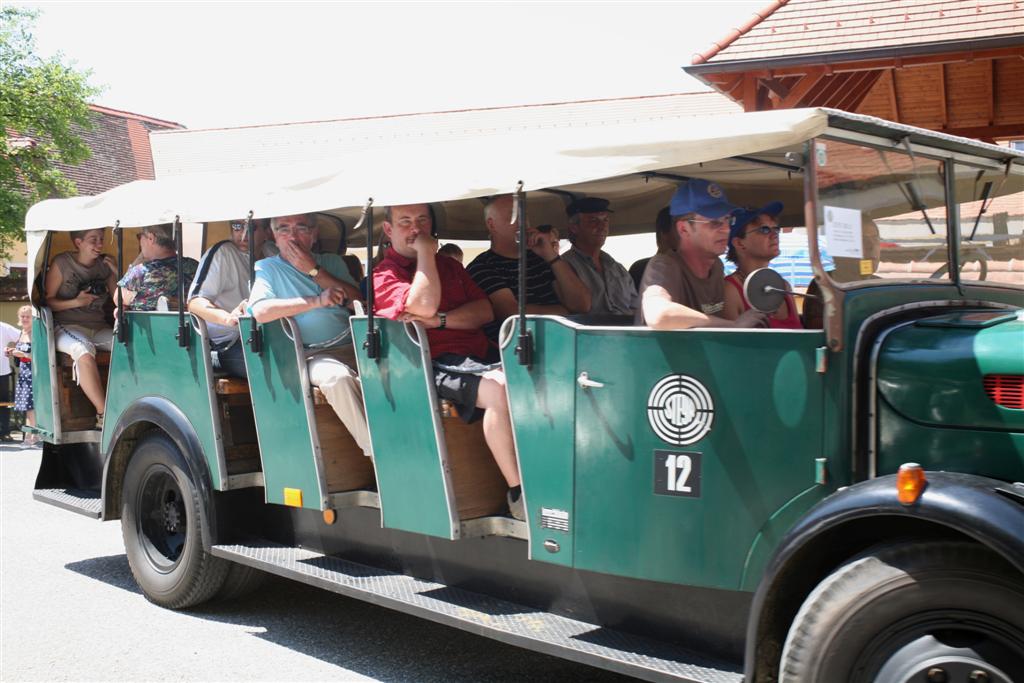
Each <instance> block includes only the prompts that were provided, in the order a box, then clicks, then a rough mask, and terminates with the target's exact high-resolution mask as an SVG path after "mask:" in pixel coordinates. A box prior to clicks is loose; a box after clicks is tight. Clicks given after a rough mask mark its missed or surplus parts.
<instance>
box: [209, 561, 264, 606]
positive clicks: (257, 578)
mask: <svg viewBox="0 0 1024 683" xmlns="http://www.w3.org/2000/svg"><path fill="white" fill-rule="evenodd" d="M268 576H269V575H268V574H267V573H266V572H264V571H260V570H259V569H256V568H255V567H250V566H249V565H245V564H239V563H238V562H232V563H231V567H230V568H228V574H227V576H226V577H224V584H223V585H222V586H221V587H220V590H219V591H218V592H217V596H216V599H217V600H234V599H235V598H241V597H244V596H246V595H249V594H250V593H253V592H255V591H256V590H258V589H259V588H260V587H262V586H263V584H265V583H266V582H267V578H268Z"/></svg>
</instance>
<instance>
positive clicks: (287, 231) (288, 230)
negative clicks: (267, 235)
mask: <svg viewBox="0 0 1024 683" xmlns="http://www.w3.org/2000/svg"><path fill="white" fill-rule="evenodd" d="M274 232H275V233H276V234H278V235H291V234H295V235H308V234H309V233H311V232H313V228H311V227H309V226H308V225H303V224H302V223H299V224H298V225H296V226H295V227H293V228H292V227H287V226H284V227H280V228H275V229H274Z"/></svg>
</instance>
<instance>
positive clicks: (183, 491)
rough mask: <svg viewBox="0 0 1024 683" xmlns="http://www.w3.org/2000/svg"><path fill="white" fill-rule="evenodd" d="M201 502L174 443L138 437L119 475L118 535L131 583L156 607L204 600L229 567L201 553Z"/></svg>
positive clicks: (220, 583)
mask: <svg viewBox="0 0 1024 683" xmlns="http://www.w3.org/2000/svg"><path fill="white" fill-rule="evenodd" d="M158 501H159V502H158ZM201 502H202V501H200V498H199V492H198V489H197V487H196V486H195V485H194V483H193V481H192V477H191V474H190V472H189V469H188V465H187V464H186V462H185V458H184V456H182V454H181V453H180V452H179V450H178V447H177V446H176V445H175V444H174V442H173V441H172V440H171V439H170V438H169V437H168V436H167V435H166V434H163V433H162V432H150V433H149V434H146V435H145V436H143V437H142V438H141V439H139V442H138V444H136V446H135V449H134V450H133V451H132V456H131V460H129V462H128V467H127V469H126V470H125V474H124V485H123V489H122V496H121V535H122V536H123V538H124V548H125V553H126V554H127V556H128V565H129V567H131V570H132V575H133V576H134V577H135V581H136V583H138V584H139V588H141V589H142V593H143V594H144V595H145V596H146V598H147V599H148V600H150V601H151V602H153V603H155V604H157V605H160V606H161V607H167V608H170V609H182V608H186V607H192V606H195V605H198V604H200V603H203V602H206V601H207V600H209V599H211V598H212V597H214V596H215V595H216V594H217V591H219V590H220V588H221V586H223V584H224V579H225V577H226V576H227V573H228V569H229V568H230V566H231V563H230V562H229V561H227V560H224V559H222V558H218V557H214V556H213V555H210V554H209V553H207V552H206V551H205V550H204V549H203V541H202V537H201V532H200V529H199V509H200V505H201Z"/></svg>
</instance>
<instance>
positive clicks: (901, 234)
mask: <svg viewBox="0 0 1024 683" xmlns="http://www.w3.org/2000/svg"><path fill="white" fill-rule="evenodd" d="M686 178H705V179H710V180H713V181H716V182H718V183H720V184H721V185H722V186H723V187H724V188H725V189H726V191H727V194H728V196H729V198H730V200H731V201H732V202H733V203H735V204H740V205H754V206H762V205H764V204H766V203H767V202H768V201H769V200H780V201H782V202H784V204H785V209H784V211H783V213H782V214H781V216H780V222H781V225H783V226H784V227H791V228H794V233H792V234H795V235H805V237H806V239H807V243H808V250H809V251H808V253H809V254H810V260H811V263H812V266H813V268H814V272H815V283H816V288H817V289H818V294H817V296H818V297H819V298H818V299H816V300H815V301H817V303H818V304H819V308H820V309H821V311H822V326H821V328H819V329H804V330H731V329H730V330H724V329H699V330H685V331H655V330H651V329H649V328H645V327H637V326H634V325H633V324H632V320H631V319H620V318H609V317H607V316H587V315H583V316H569V317H560V316H539V315H520V316H514V317H513V318H511V319H509V320H507V321H506V322H505V324H504V326H503V328H502V332H501V338H500V339H501V355H502V360H503V363H504V369H505V373H506V375H507V379H508V400H509V404H510V409H511V415H512V420H513V429H514V433H515V443H516V448H517V451H518V459H519V468H520V473H521V475H522V481H523V491H524V496H525V502H526V508H527V520H526V522H519V521H516V520H514V519H512V518H511V517H509V516H507V515H506V514H505V509H504V501H503V494H504V484H503V482H502V481H501V480H500V478H499V475H498V472H497V471H496V468H495V467H494V465H493V463H492V459H491V458H490V457H489V455H488V454H487V453H486V445H485V444H484V442H483V441H482V437H481V433H480V431H479V427H478V426H476V427H474V426H466V425H464V424H462V423H461V422H460V421H459V420H457V419H454V418H453V417H452V416H451V414H450V409H449V407H448V406H446V405H445V404H444V403H443V402H441V401H439V400H438V398H437V397H436V395H435V393H434V391H433V388H432V382H431V379H430V377H431V363H430V354H429V348H428V343H427V339H426V335H425V333H424V330H423V329H422V328H421V327H418V326H415V325H403V324H400V323H397V322H392V321H388V320H382V319H380V318H379V317H376V316H375V315H374V311H373V303H372V298H371V299H370V300H369V301H367V307H366V309H365V310H362V311H360V312H359V314H358V315H355V316H353V318H352V320H351V332H352V338H353V340H354V344H355V348H356V352H357V356H358V366H359V368H358V369H359V372H360V375H361V378H362V386H363V393H364V402H365V408H366V412H367V416H368V421H369V427H370V431H371V438H372V447H373V448H372V450H373V456H372V458H366V457H365V456H364V455H362V453H361V452H360V451H358V449H356V448H355V447H354V444H353V442H352V439H351V437H350V436H349V435H348V434H347V432H345V430H344V428H343V427H342V426H341V424H340V422H338V421H337V419H336V418H335V417H334V415H333V413H332V412H331V410H330V408H329V407H327V406H325V405H324V404H323V401H322V398H321V397H320V396H319V395H318V392H317V391H315V390H314V389H312V388H311V387H310V384H309V381H308V378H307V375H306V372H305V362H306V356H305V352H304V348H303V345H302V340H301V337H300V335H299V333H298V330H297V328H296V327H295V326H294V325H293V324H292V322H291V321H290V320H287V319H285V320H283V321H276V322H274V323H269V324H265V325H257V324H256V323H255V322H254V321H253V320H252V319H249V318H243V320H242V323H241V326H242V328H243V334H242V339H243V340H244V343H245V361H246V366H247V370H248V382H244V381H239V380H229V379H226V378H222V377H218V376H217V375H215V374H214V373H213V370H212V366H211V362H210V353H209V342H208V340H207V335H206V328H205V324H204V323H203V322H202V321H201V320H197V319H192V318H190V317H189V316H188V315H187V314H186V313H185V312H184V311H183V310H181V309H179V310H170V311H167V312H146V313H142V312H138V313H124V314H123V315H121V320H119V321H118V322H119V328H118V334H117V336H116V339H115V341H114V344H113V349H112V351H111V353H110V354H109V357H106V356H103V354H101V358H100V362H101V366H102V367H103V368H104V371H105V374H106V382H107V404H106V413H105V416H106V417H105V422H104V424H103V428H102V430H96V429H94V428H93V427H92V425H93V417H94V416H93V415H92V409H91V407H90V405H89V404H88V402H86V401H84V399H83V397H82V396H81V392H80V391H79V390H78V388H77V387H76V386H75V384H74V382H73V381H71V376H70V369H69V364H70V363H69V359H68V358H66V357H63V356H62V355H60V354H57V353H55V350H54V345H53V338H54V329H53V320H52V315H51V313H50V311H49V310H48V309H47V308H46V306H45V302H44V301H43V299H42V298H41V294H40V291H39V289H38V287H36V289H34V290H33V301H34V303H35V310H36V319H35V327H34V335H35V339H36V344H35V345H34V350H33V353H34V359H33V360H34V366H35V368H36V384H35V402H36V409H37V412H38V431H39V433H40V434H41V435H42V437H43V438H44V439H45V447H44V449H43V458H42V464H41V467H40V471H39V475H38V479H37V482H36V485H35V491H34V496H35V498H36V499H37V500H39V501H42V502H46V503H49V504H53V505H58V506H61V507H64V508H67V509H69V510H72V511H75V512H79V513H81V514H85V515H88V516H91V517H95V518H97V519H101V520H114V519H120V520H121V526H122V530H123V535H124V542H125V549H126V553H127V558H128V562H129V564H130V565H131V569H132V572H133V574H134V576H135V578H136V579H137V581H138V584H139V586H140V587H141V589H142V591H143V592H144V593H145V595H146V596H147V597H148V598H149V599H150V600H152V601H153V602H155V603H157V604H160V605H164V606H167V607H170V608H188V607H191V606H193V605H197V604H199V603H201V602H203V601H207V600H213V599H222V598H225V597H231V596H238V595H241V594H242V593H246V592H250V591H253V590H255V589H256V588H257V587H258V585H259V582H260V578H261V577H262V576H263V572H270V573H273V574H278V575H281V576H286V577H289V578H292V579H295V580H297V581H302V582H305V583H309V584H312V585H316V586H319V587H322V588H325V589H327V590H331V591H334V592H337V593H341V594H344V595H348V596H352V597H357V598H360V599H364V600H367V601H370V602H373V603H376V604H380V605H384V606H387V607H391V608H394V609H398V610H402V611H405V612H409V613H411V614H415V615H418V616H422V617H424V618H427V619H431V620H433V621H437V622H440V623H444V624H448V625H451V626H455V627H458V628H462V629H466V630H468V631H472V632H474V633H477V634H482V635H486V636H489V637H492V638H495V639H497V640H501V641H504V642H507V643H512V644H515V645H519V646H522V647H525V648H530V649H534V650H538V651H541V652H545V653H549V654H555V655H558V656H562V657H566V658H569V659H572V660H576V661H580V662H585V663H588V664H591V665H594V666H597V667H603V668H606V669H611V670H615V671H619V672H623V673H627V674H631V675H634V676H638V677H641V678H645V679H650V680H681V681H740V680H747V681H776V680H779V681H816V682H820V683H832V682H835V681H907V682H909V681H940V680H942V681H945V680H948V681H1003V682H1008V681H1013V680H1016V681H1021V680H1024V484H1022V483H1021V482H1024V383H1022V382H1024V312H1022V309H1024V287H1022V280H1021V277H1022V274H1021V264H1022V263H1024V243H1022V239H1024V238H1022V234H1021V233H1022V226H1021V224H1020V222H1019V220H1020V216H1019V212H1018V214H1012V213H1009V212H1007V213H1003V214H999V215H997V214H995V213H994V212H991V211H990V209H991V208H992V207H993V205H994V204H993V202H997V201H998V202H1002V203H1003V204H1005V203H1006V201H1008V200H1007V198H1010V200H1009V201H1011V203H1012V202H1013V201H1017V202H1024V156H1022V155H1021V154H1020V153H1017V152H1015V151H1012V150H1010V149H1007V148H1003V147H998V146H993V145H988V144H983V143H980V142H977V141H973V140H967V139H963V138H955V137H950V136H947V135H943V134H940V133H935V132H930V131H925V130H920V129H916V128H911V127H907V126H904V125H900V124H895V123H890V122H886V121H882V120H878V119H874V118H869V117H864V116H858V115H853V114H848V113H844V112H839V111H832V110H821V109H811V110H793V111H782V112H768V113H751V114H740V115H734V116H725V117H715V118H708V119H684V120H665V121H662V122H655V123H645V124H643V125H639V124H634V123H630V122H624V123H617V124H613V125H606V126H593V127H581V128H568V129H560V130H557V131H518V132H515V131H513V132H508V133H506V134H502V135H492V136H488V137H484V138H481V139H479V140H475V141H472V142H471V143H462V142H451V143H446V142H441V141H434V142H425V143H424V144H423V145H421V146H403V147H402V148H401V149H400V150H392V149H387V148H382V149H378V150H371V151H368V152H365V153H363V152H360V153H354V154H352V155H350V156H347V157H345V158H344V159H339V160H337V161H336V162H334V163H318V164H311V165H309V166H307V167H274V168H264V169H255V170H253V171H247V172H244V173H238V174H233V175H232V174H224V175H217V176H206V177H181V178H173V179H161V180H157V181H141V182H138V183H133V184H130V185H126V186H123V187H121V188H117V189H114V190H112V191H110V192H108V193H106V194H104V195H99V196H97V197H87V198H78V199H68V200H53V201H48V202H43V203H42V204H40V205H37V206H36V207H34V208H33V209H32V210H31V211H30V213H29V216H28V219H27V238H28V243H29V247H30V252H29V253H30V261H31V263H30V266H31V268H32V269H33V270H32V271H31V275H32V278H33V279H34V278H35V276H36V275H40V276H41V275H42V274H43V273H45V271H46V269H47V267H48V264H49V262H50V261H51V259H52V257H53V256H54V255H55V254H56V253H58V252H59V251H62V250H64V249H66V248H67V245H68V236H67V233H68V231H70V230H78V229H85V228H98V227H103V228H108V229H109V230H108V234H110V235H111V239H110V241H109V242H108V244H116V245H117V246H118V251H117V258H118V259H119V260H120V262H121V263H122V264H125V263H127V262H128V261H130V260H131V259H132V258H133V257H134V255H135V254H134V252H133V250H132V247H133V246H134V240H133V239H129V238H128V237H129V236H130V235H131V234H132V233H133V232H134V231H136V230H138V229H139V228H140V227H141V226H145V225H151V224H156V223H171V222H173V223H174V225H175V226H176V235H177V237H178V239H179V244H181V245H183V247H184V249H185V251H188V250H189V248H190V247H189V246H188V245H189V244H191V245H192V247H191V248H192V249H194V250H195V252H196V253H199V252H201V251H203V250H205V249H207V248H209V247H210V246H211V245H212V244H214V243H215V242H217V241H218V240H220V239H223V238H224V237H225V236H226V235H227V221H230V220H232V219H238V218H239V217H242V216H249V217H254V218H267V217H272V216H278V215H290V214H294V213H299V212H318V213H319V214H320V215H321V217H322V219H323V220H324V226H323V227H322V229H321V236H322V237H323V243H322V244H321V248H322V249H325V250H344V249H346V248H348V249H354V248H355V245H357V244H359V245H364V244H365V245H367V249H368V252H369V251H370V250H372V248H373V246H374V244H375V239H376V237H377V236H379V234H380V232H379V230H377V229H376V227H375V222H374V221H375V219H374V207H384V206H393V205H398V204H407V203H418V202H429V203H430V204H431V206H432V208H433V211H434V213H435V216H436V219H437V220H436V221H435V227H436V229H437V231H438V233H439V235H440V236H441V237H444V238H454V239H459V238H476V239H480V238H482V237H484V235H485V233H484V230H483V228H482V220H481V206H482V204H481V199H482V198H485V197H488V196H492V195H495V194H500V193H507V192H515V193H517V197H518V204H517V206H518V211H520V215H521V216H522V217H523V219H524V220H523V221H522V222H521V225H522V224H525V223H526V221H531V222H533V223H534V224H539V223H554V224H556V225H559V224H560V223H561V221H564V207H565V205H566V201H568V200H569V199H571V198H577V197H581V196H601V197H605V198H608V199H610V200H611V202H612V206H613V208H614V209H615V211H616V213H615V215H614V223H613V232H614V233H616V234H630V233H644V232H648V233H649V232H651V230H652V226H653V223H654V218H655V214H656V213H657V212H658V210H659V209H660V208H661V207H663V206H665V205H666V204H667V203H668V199H669V197H670V196H671V194H672V192H673V191H674V189H675V187H676V186H677V184H678V183H679V182H680V181H681V180H683V179H686ZM1014 198H1015V199H1014ZM1017 205H1018V206H1019V205H1020V204H1019V203H1018V204H1017ZM381 213H382V212H380V211H378V212H377V218H378V219H379V217H380V214H381ZM851 215H853V216H855V217H858V218H859V219H860V220H855V221H852V222H851V221H850V220H848V218H849V216H851ZM844 217H845V218H844ZM868 224H871V225H874V226H877V228H878V230H877V234H874V231H869V230H867V229H866V228H864V226H865V225H868ZM329 226H335V228H334V229H333V232H332V229H331V228H330V227H329ZM819 239H822V240H824V242H823V243H827V244H828V247H829V249H830V250H832V252H833V253H832V256H833V258H834V260H835V262H836V266H837V267H836V270H835V271H833V272H831V273H827V272H825V271H824V270H823V268H822V265H821V264H822V259H821V254H820V250H819ZM523 248H524V249H525V247H523ZM181 251H182V250H181V249H179V253H181ZM652 251H653V240H652ZM851 272H852V273H853V275H852V276H850V275H848V274H849V273H851ZM30 281H32V280H30ZM755 285H756V283H755ZM749 287H750V283H748V289H749ZM762 290H763V287H762ZM754 291H755V294H756V286H755V290H754ZM762 293H764V292H762ZM522 300H523V297H520V301H522ZM251 599H255V600H258V599H259V597H258V593H257V595H256V596H254V597H252V598H251Z"/></svg>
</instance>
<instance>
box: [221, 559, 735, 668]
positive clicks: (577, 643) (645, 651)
mask: <svg viewBox="0 0 1024 683" xmlns="http://www.w3.org/2000/svg"><path fill="white" fill-rule="evenodd" d="M212 553H213V554H214V555H216V556H217V557H223V558H225V559H228V560H232V561H233V562H238V563H240V564H246V565H249V566H252V567H256V568H257V569H262V570H264V571H267V572H269V573H271V574H277V575H278V576H284V577H287V578H289V579H294V580H296V581H301V582H302V583H307V584H310V585H312V586H316V587H318V588H324V589H327V590H330V591H333V592H335V593H340V594H342V595H345V596H347V597H351V598H356V599H359V600H364V601H366V602H369V603H372V604H375V605H380V606H382V607H387V608H390V609H396V610H398V611H400V612H406V613H409V614H412V615H415V616H418V617H422V618H425V619H429V620H431V621H435V622H437V623H440V624H444V625H446V626H453V627H455V628H460V629H463V630H465V631H469V632H471V633H475V634H477V635H481V636H486V637H488V638H493V639H495V640H499V641H502V642H505V643H509V644H511V645H515V646H517V647H523V648H527V649H530V650H535V651H537V652H543V653H545V654H550V655H554V656H556V657H562V658H564V659H570V660H573V661H576V662H580V663H583V664H588V665H590V666H596V667H600V668H602V669H609V670H611V671H616V672H619V673H623V674H628V675H630V676H636V677H639V678H643V679H646V680H650V681H693V682H694V683H698V682H699V683H719V682H721V683H739V682H740V681H742V680H743V675H742V674H741V673H740V672H739V670H738V669H737V668H736V666H735V665H730V664H728V663H725V662H721V661H714V660H711V659H709V658H707V657H704V656H701V655H697V654H694V653H693V652H691V651H689V650H686V649H684V648H681V647H679V646H677V645H672V644H670V643H664V642H661V641H657V640H654V639H651V638H645V637H642V636H636V635H633V634H629V633H624V632H622V631H616V630H614V629H610V628H605V627H602V626H595V625H594V624H588V623H586V622H582V621H576V620H574V619H569V618H566V617H561V616H558V615H555V614H549V613H547V612H544V611H541V610H538V609H536V608H533V607H527V606H524V605H518V604H515V603H512V602H508V601H505V600H500V599H497V598H494V597H491V596H488V595H483V594H480V593H473V592H470V591H466V590H462V589H460V588H453V587H450V586H445V585H444V584H440V583H434V582H432V581H423V580H420V579H416V578H413V577H411V576H405V575H404V574H397V573H394V572H391V571H387V570H384V569H378V568H376V567H371V566H368V565H364V564H358V563H356V562H350V561H348V560H343V559H341V558H338V557H333V556H330V555H323V554H321V553H318V552H315V551H311V550H304V549H302V548H292V547H288V546H283V545H279V544H276V543H271V542H269V541H266V542H264V541H250V542H248V543H246V544H244V545H215V546H213V548H212Z"/></svg>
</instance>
